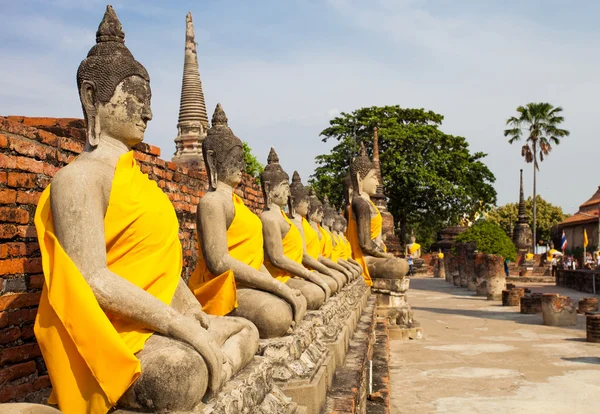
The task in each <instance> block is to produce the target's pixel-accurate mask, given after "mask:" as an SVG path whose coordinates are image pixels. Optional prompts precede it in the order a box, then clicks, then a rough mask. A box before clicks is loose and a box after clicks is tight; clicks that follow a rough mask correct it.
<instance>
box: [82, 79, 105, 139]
mask: <svg viewBox="0 0 600 414" xmlns="http://www.w3.org/2000/svg"><path fill="white" fill-rule="evenodd" d="M79 99H80V100H81V106H82V107H83V113H84V115H85V120H86V122H87V140H88V141H87V142H88V144H89V145H90V146H92V147H97V146H98V144H99V142H100V118H99V117H98V109H97V108H96V102H97V100H96V84H95V83H94V82H92V81H87V80H86V81H83V83H82V84H81V88H80V89H79Z"/></svg>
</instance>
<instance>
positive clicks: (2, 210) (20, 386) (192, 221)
mask: <svg viewBox="0 0 600 414" xmlns="http://www.w3.org/2000/svg"><path fill="white" fill-rule="evenodd" d="M84 142H85V125H84V122H83V121H82V120H80V119H55V118H25V117H0V403H4V402H8V401H12V400H27V399H29V397H28V396H31V394H32V393H33V392H35V391H38V390H40V389H44V388H48V387H49V386H50V382H49V380H48V376H47V372H46V367H45V365H44V362H43V360H42V358H41V354H40V350H39V348H38V346H37V344H36V342H35V337H34V335H33V322H34V319H35V315H36V312H37V304H38V302H39V298H40V292H41V288H42V286H43V283H44V282H43V280H44V279H43V275H42V265H41V259H40V250H39V247H38V243H37V238H36V232H35V226H34V224H33V218H34V214H35V208H36V203H37V201H38V199H39V196H40V194H41V192H42V191H43V190H44V188H46V186H47V185H48V184H49V183H50V181H51V179H52V177H53V176H54V174H55V173H56V172H57V171H58V170H59V169H60V168H61V167H63V166H65V165H66V164H68V163H69V162H71V161H73V159H75V157H76V156H77V154H79V153H80V152H81V151H83V148H84ZM159 157H160V149H159V148H157V147H154V146H152V145H148V144H140V145H138V146H137V147H136V151H135V158H136V160H137V161H138V163H139V165H140V169H141V170H142V172H144V173H146V174H148V176H149V177H150V178H151V179H153V180H155V181H156V182H157V183H158V185H159V187H160V188H162V189H163V191H164V192H165V193H166V194H167V196H168V197H169V199H170V200H171V202H172V203H173V206H174V207H175V210H176V212H177V217H178V219H179V225H180V228H179V237H180V239H181V243H182V246H183V254H184V268H183V276H184V278H189V275H190V272H191V271H192V270H193V268H194V266H195V264H196V256H197V254H196V248H195V241H194V240H195V230H196V206H197V204H198V201H199V200H200V197H202V196H203V195H204V192H205V191H206V189H207V187H208V180H207V176H206V173H205V172H203V171H199V170H189V169H187V168H184V167H180V166H178V165H175V164H173V163H172V162H168V161H164V160H162V159H161V158H159ZM236 192H237V193H238V194H239V195H240V196H241V197H242V198H244V200H245V202H246V204H247V205H248V206H249V207H250V208H251V209H252V210H253V211H255V212H257V213H258V212H260V211H262V208H263V198H262V192H261V190H260V186H259V185H257V184H256V183H255V182H254V180H253V179H252V178H251V177H249V176H246V177H244V181H243V183H242V185H240V187H239V188H238V189H237V190H236Z"/></svg>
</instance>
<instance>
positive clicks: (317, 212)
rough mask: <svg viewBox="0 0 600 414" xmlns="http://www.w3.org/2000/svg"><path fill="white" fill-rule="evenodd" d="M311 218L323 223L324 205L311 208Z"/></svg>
mask: <svg viewBox="0 0 600 414" xmlns="http://www.w3.org/2000/svg"><path fill="white" fill-rule="evenodd" d="M309 219H310V221H314V222H315V223H321V222H322V221H323V206H319V207H316V208H311V209H310V215H309Z"/></svg>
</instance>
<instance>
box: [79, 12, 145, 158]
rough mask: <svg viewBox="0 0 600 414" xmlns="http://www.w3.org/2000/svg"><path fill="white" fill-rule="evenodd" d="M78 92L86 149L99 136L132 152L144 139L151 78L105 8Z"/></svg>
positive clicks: (82, 65) (114, 17)
mask: <svg viewBox="0 0 600 414" xmlns="http://www.w3.org/2000/svg"><path fill="white" fill-rule="evenodd" d="M77 88H78V89H79V98H80V100H81V105H82V107H83V113H84V116H85V121H86V123H87V148H88V150H90V149H93V148H95V147H96V146H97V145H98V144H99V142H100V136H101V135H102V136H104V137H107V138H112V139H116V140H118V141H121V142H123V143H124V144H125V145H126V146H127V147H129V148H131V147H132V146H134V145H135V144H137V143H138V142H140V141H141V140H142V139H143V138H144V131H145V130H146V124H147V123H148V121H149V120H150V119H152V111H151V110H150V96H151V93H150V77H149V76H148V72H147V71H146V69H145V68H144V66H142V64H141V63H139V62H138V61H136V60H135V59H134V58H133V55H132V54H131V52H130V51H129V49H127V47H126V46H125V33H124V32H123V28H122V26H121V23H120V22H119V19H118V18H117V15H116V13H115V11H114V10H113V9H112V7H107V9H106V13H105V15H104V19H103V20H102V22H101V23H100V26H99V27H98V31H97V32H96V45H94V47H92V48H91V49H90V51H89V53H88V55H87V57H86V58H85V59H84V60H83V61H82V62H81V64H80V65H79V68H78V69H77Z"/></svg>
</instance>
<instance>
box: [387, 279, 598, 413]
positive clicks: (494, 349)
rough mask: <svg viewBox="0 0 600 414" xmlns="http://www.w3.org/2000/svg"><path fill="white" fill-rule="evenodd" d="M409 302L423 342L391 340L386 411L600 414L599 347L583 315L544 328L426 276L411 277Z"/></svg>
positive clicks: (538, 320)
mask: <svg viewBox="0 0 600 414" xmlns="http://www.w3.org/2000/svg"><path fill="white" fill-rule="evenodd" d="M526 287H528V288H530V289H532V291H533V292H548V293H550V292H554V293H560V294H562V295H566V296H570V297H572V298H573V299H580V298H582V297H590V296H593V295H590V294H586V293H581V292H576V291H573V290H570V289H565V288H560V287H556V286H552V285H549V284H535V285H533V284H529V283H528V284H527V285H526ZM408 301H409V302H410V303H411V305H412V307H413V310H414V312H415V318H416V319H417V320H419V321H420V322H421V324H422V326H423V329H424V332H425V338H424V339H423V340H420V341H408V342H407V341H398V340H395V341H391V343H390V352H391V356H390V374H391V379H390V381H391V403H392V412H393V413H494V414H498V413H558V412H578V413H598V412H600V344H591V343H587V342H585V317H584V316H581V315H580V316H578V323H577V326H576V327H566V328H559V327H549V326H544V325H542V316H541V314H536V315H522V314H520V313H519V308H518V307H503V306H501V302H500V301H488V300H486V299H485V298H482V297H476V296H473V292H468V291H467V290H466V289H464V288H458V287H455V286H451V285H450V284H448V283H446V281H445V280H444V279H433V278H431V277H428V278H414V279H412V280H411V290H410V291H409V298H408Z"/></svg>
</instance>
